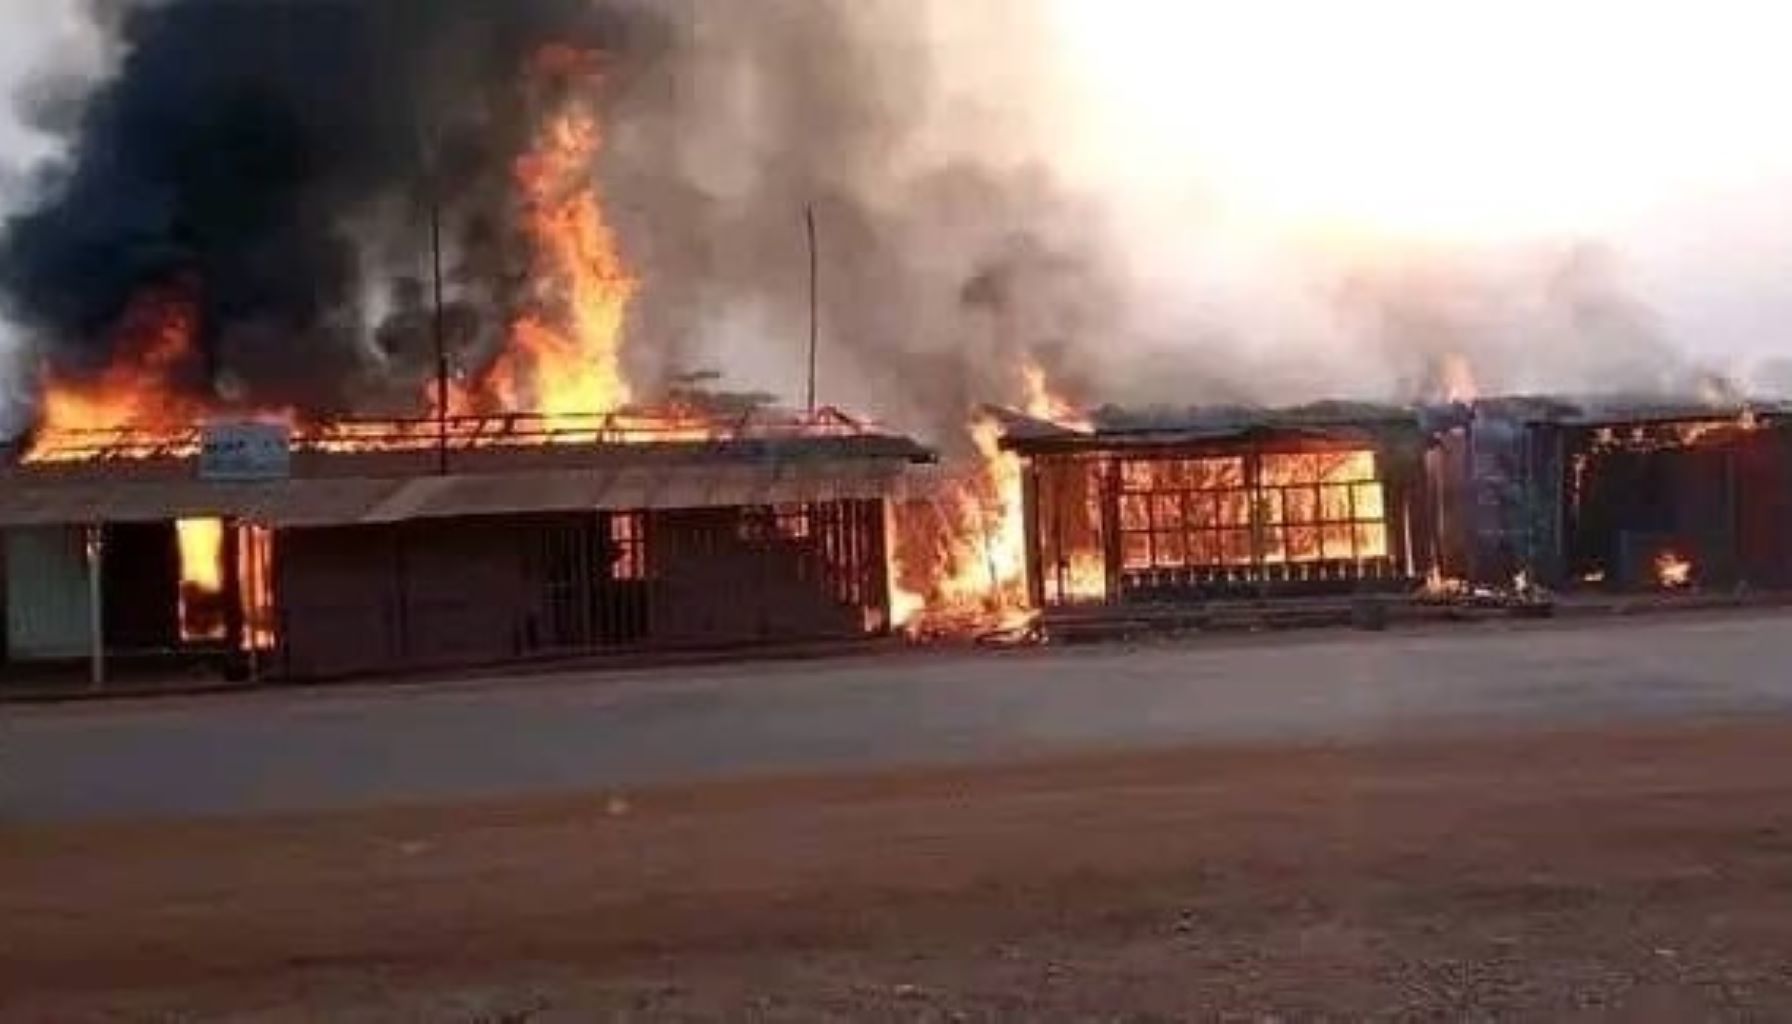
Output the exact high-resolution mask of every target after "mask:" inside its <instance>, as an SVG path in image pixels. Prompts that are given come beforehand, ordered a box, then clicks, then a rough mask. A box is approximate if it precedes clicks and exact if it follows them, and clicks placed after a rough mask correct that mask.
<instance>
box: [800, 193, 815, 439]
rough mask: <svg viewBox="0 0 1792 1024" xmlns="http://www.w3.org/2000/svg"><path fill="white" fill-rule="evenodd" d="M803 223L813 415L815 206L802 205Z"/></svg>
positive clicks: (810, 404)
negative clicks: (806, 230) (804, 228)
mask: <svg viewBox="0 0 1792 1024" xmlns="http://www.w3.org/2000/svg"><path fill="white" fill-rule="evenodd" d="M803 224H804V225H805V226H806V227H807V229H808V236H809V400H808V403H807V405H808V409H809V415H811V416H813V415H815V344H816V319H815V283H816V281H815V279H816V266H815V207H814V205H813V204H810V205H808V206H804V207H803Z"/></svg>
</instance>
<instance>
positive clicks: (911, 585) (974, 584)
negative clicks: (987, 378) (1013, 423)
mask: <svg viewBox="0 0 1792 1024" xmlns="http://www.w3.org/2000/svg"><path fill="white" fill-rule="evenodd" d="M1020 375H1021V381H1020V383H1021V386H1022V391H1023V395H1024V410H1025V411H1026V413H1027V414H1028V415H1029V416H1032V417H1034V418H1036V419H1043V420H1048V421H1050V422H1054V423H1058V424H1060V425H1063V426H1067V427H1070V428H1072V429H1076V430H1087V429H1089V428H1090V424H1089V421H1088V420H1087V419H1086V418H1085V417H1083V416H1082V414H1081V413H1079V412H1078V411H1077V410H1076V408H1075V407H1074V406H1073V405H1072V404H1071V403H1070V402H1069V401H1068V400H1067V399H1065V398H1064V397H1063V396H1061V395H1059V394H1058V393H1056V392H1055V391H1053V390H1052V388H1051V386H1050V384H1049V382H1048V380H1047V379H1046V374H1045V371H1044V370H1043V368H1041V367H1040V366H1039V365H1038V364H1037V363H1035V362H1033V361H1031V360H1028V361H1026V362H1025V363H1023V364H1022V365H1021V368H1020ZM968 429H969V432H970V438H971V443H972V446H973V447H974V448H975V450H976V453H977V460H978V461H977V464H976V466H975V469H974V470H972V471H968V472H967V473H965V474H964V475H963V476H962V477H961V478H960V479H959V480H958V481H957V482H956V483H955V485H954V486H952V487H951V488H950V491H949V493H948V494H947V495H945V496H944V497H943V498H941V499H939V500H938V501H936V503H935V504H934V506H933V507H932V508H931V509H930V510H929V513H928V514H929V516H930V518H931V521H932V523H933V524H934V527H935V529H934V530H933V531H932V532H933V533H934V534H935V536H934V537H933V538H932V540H931V542H930V543H928V544H926V545H920V544H916V543H915V542H914V541H913V540H910V539H906V538H905V536H904V532H905V531H901V530H898V531H893V533H892V536H893V538H894V540H893V542H892V544H891V549H890V550H891V570H890V578H891V581H892V582H891V601H890V604H891V613H892V620H893V621H894V623H895V624H896V625H897V626H898V627H899V628H903V629H906V630H908V631H909V632H911V633H914V632H920V631H923V630H929V629H939V630H942V631H948V632H950V631H959V630H977V629H990V628H993V629H995V630H1013V629H1018V628H1021V627H1023V626H1024V625H1026V624H1027V623H1028V622H1029V621H1030V620H1031V619H1032V616H1033V609H1032V608H1031V606H1030V602H1029V600H1028V593H1027V537H1026V524H1025V518H1026V513H1025V502H1024V498H1023V487H1022V475H1023V467H1022V465H1021V461H1020V458H1019V456H1017V455H1015V454H1014V453H1012V452H1005V451H1002V450H1001V446H1000V441H1001V432H1002V428H1001V424H1000V423H999V422H998V421H997V420H996V419H995V418H993V417H991V416H989V415H984V414H979V415H977V416H976V417H974V418H973V419H972V420H971V422H970V425H969V428H968ZM905 544H907V545H908V546H906V547H905ZM923 547H924V548H925V549H926V550H925V553H923V552H922V551H920V550H917V549H918V548H923ZM928 556H931V557H930V558H929V557H928ZM917 562H923V563H925V564H923V565H922V566H920V567H919V568H917V566H916V564H915V563H917ZM917 577H919V578H918V579H917ZM1070 585H1071V586H1072V587H1074V588H1076V589H1077V590H1078V591H1083V592H1089V593H1096V594H1099V593H1102V592H1104V591H1105V589H1106V585H1107V582H1106V570H1105V568H1104V567H1103V565H1102V563H1101V561H1100V558H1099V556H1095V555H1091V556H1089V557H1088V558H1086V559H1082V560H1079V561H1077V562H1075V563H1073V565H1072V566H1071V584H1070Z"/></svg>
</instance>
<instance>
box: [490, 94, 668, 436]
mask: <svg viewBox="0 0 1792 1024" xmlns="http://www.w3.org/2000/svg"><path fill="white" fill-rule="evenodd" d="M565 63H566V60H565V59H564V58H561V59H558V60H549V59H546V58H544V60H543V64H544V65H545V66H549V67H554V68H559V67H561V66H563V65H564V64H565ZM569 104H570V105H569V107H568V109H565V110H563V111H561V112H560V113H558V114H557V115H556V116H554V117H552V118H550V119H549V121H548V123H547V125H546V126H545V128H544V129H543V131H542V132H541V135H540V137H539V138H538V139H537V140H536V144H535V146H534V148H533V149H531V150H530V151H529V152H528V153H525V154H524V155H523V156H522V157H521V158H519V159H518V160H517V162H516V167H515V179H516V185H517V191H518V195H519V198H520V199H521V202H522V216H523V223H522V230H523V233H524V235H525V237H527V239H528V240H529V243H530V246H531V249H532V251H533V260H532V267H531V270H532V273H531V275H530V294H529V296H528V300H527V303H526V309H525V310H524V312H523V313H522V314H521V315H520V316H518V317H517V319H516V320H515V321H514V322H513V323H512V324H511V329H510V338H509V344H508V345H507V346H506V348H505V350H504V352H503V353H502V354H501V355H500V356H499V358H498V360H497V361H496V362H495V363H494V364H493V365H492V367H491V369H490V371H489V372H488V374H487V375H486V382H487V383H488V385H489V386H490V388H491V390H492V392H493V394H494V395H495V397H496V398H497V399H498V400H499V402H500V403H501V404H502V405H503V406H504V407H505V408H507V409H511V410H518V409H529V410H531V411H534V412H537V413H541V414H544V415H546V416H549V417H566V416H572V415H577V414H581V413H586V414H588V413H597V412H609V411H611V410H614V409H616V408H619V407H621V406H623V405H625V404H627V402H628V400H629V388H628V384H627V382H626V380H625V379H624V377H623V370H622V324H623V318H624V316H625V314H626V313H627V311H628V303H629V300H630V298H632V297H633V295H634V291H635V280H634V278H633V277H631V276H630V274H629V273H628V270H627V268H626V267H625V266H624V264H623V262H622V257H621V256H620V255H619V253H618V250H617V246H616V238H615V235H614V233H613V232H612V231H611V230H610V226H609V224H608V223H607V222H606V221H605V219H604V214H603V206H602V205H601V204H600V203H599V201H598V195H597V190H596V186H595V185H594V183H593V181H592V168H593V163H594V161H595V160H596V157H597V153H598V149H599V147H600V145H601V142H602V136H601V133H600V132H599V130H598V123H597V118H596V117H595V116H594V115H593V114H592V112H591V111H590V110H589V109H587V108H586V107H585V106H584V105H583V104H582V103H580V102H578V101H569Z"/></svg>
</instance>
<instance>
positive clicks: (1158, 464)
mask: <svg viewBox="0 0 1792 1024" xmlns="http://www.w3.org/2000/svg"><path fill="white" fill-rule="evenodd" d="M1253 470H1254V477H1255V480H1254V483H1253V479H1252V478H1253V473H1252V471H1253ZM1120 486H1121V494H1120V558H1121V565H1122V567H1123V568H1125V569H1128V570H1139V569H1175V568H1182V567H1195V568H1217V567H1232V566H1239V567H1244V566H1255V565H1260V564H1300V563H1319V562H1362V561H1365V560H1369V559H1380V558H1386V557H1387V555H1388V528H1387V509H1386V502H1385V500H1384V496H1383V490H1382V483H1381V481H1380V480H1379V479H1378V478H1377V476H1376V458H1375V453H1374V452H1372V451H1366V450H1351V451H1316V452H1287V453H1270V454H1264V455H1261V456H1257V457H1254V458H1252V459H1247V458H1246V457H1244V456H1226V457H1217V458H1197V459H1133V460H1128V461H1126V462H1123V463H1122V464H1121V470H1120Z"/></svg>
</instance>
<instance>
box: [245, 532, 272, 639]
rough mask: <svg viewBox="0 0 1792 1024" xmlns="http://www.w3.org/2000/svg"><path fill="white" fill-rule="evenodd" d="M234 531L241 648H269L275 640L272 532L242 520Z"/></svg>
mask: <svg viewBox="0 0 1792 1024" xmlns="http://www.w3.org/2000/svg"><path fill="white" fill-rule="evenodd" d="M235 532H236V578H237V597H238V601H239V604H240V607H241V610H242V615H243V634H242V640H241V645H242V649H243V650H245V651H268V650H272V649H273V648H274V643H275V640H276V633H275V625H274V621H275V620H274V615H275V612H274V531H272V530H270V529H268V528H267V527H265V526H253V525H250V524H247V523H245V524H241V525H239V526H237V528H236V531H235Z"/></svg>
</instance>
